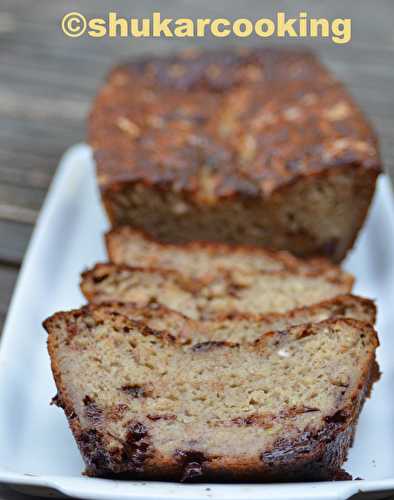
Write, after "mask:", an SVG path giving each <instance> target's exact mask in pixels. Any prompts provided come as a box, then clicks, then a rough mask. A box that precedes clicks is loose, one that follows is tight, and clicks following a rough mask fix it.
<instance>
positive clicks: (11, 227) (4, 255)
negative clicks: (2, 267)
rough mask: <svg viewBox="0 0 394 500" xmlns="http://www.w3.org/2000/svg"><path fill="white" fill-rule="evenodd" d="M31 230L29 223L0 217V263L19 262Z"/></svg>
mask: <svg viewBox="0 0 394 500" xmlns="http://www.w3.org/2000/svg"><path fill="white" fill-rule="evenodd" d="M32 231H33V226H32V224H30V223H27V224H26V223H20V222H13V221H8V220H1V219H0V263H1V262H7V263H10V264H14V265H18V264H20V263H21V262H22V259H23V255H24V253H25V251H26V248H27V245H28V243H29V240H30V236H31V233H32Z"/></svg>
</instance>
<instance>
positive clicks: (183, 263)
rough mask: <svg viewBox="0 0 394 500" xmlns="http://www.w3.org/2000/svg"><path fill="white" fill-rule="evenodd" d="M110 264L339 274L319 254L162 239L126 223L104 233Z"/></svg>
mask: <svg viewBox="0 0 394 500" xmlns="http://www.w3.org/2000/svg"><path fill="white" fill-rule="evenodd" d="M105 240H106V245H107V251H108V255H109V259H110V261H111V262H113V263H114V264H125V265H127V266H130V267H147V268H155V269H165V270H173V271H177V270H179V269H181V270H182V274H184V275H186V276H190V277H193V278H204V277H206V276H211V275H212V274H215V273H217V272H221V271H232V270H233V269H237V270H238V271H239V272H247V273H253V272H260V271H292V272H297V271H307V272H311V271H313V272H323V273H325V274H327V273H331V274H332V275H333V276H335V275H340V273H341V271H340V270H339V268H338V267H337V266H335V265H333V264H331V263H330V262H329V261H327V260H326V259H323V258H320V259H319V258H314V259H308V260H303V259H299V258H296V257H294V256H293V255H291V254H289V253H288V252H274V251H270V250H267V249H263V248H259V247H254V246H248V245H232V246H230V245H226V244H224V243H217V242H204V241H192V242H190V243H183V244H181V243H178V244H171V243H162V242H159V241H157V240H154V239H153V238H151V237H149V236H148V235H146V234H145V233H144V232H142V231H139V230H136V229H133V228H132V227H130V226H121V227H118V228H116V229H113V230H112V231H110V232H108V233H107V234H106V237H105Z"/></svg>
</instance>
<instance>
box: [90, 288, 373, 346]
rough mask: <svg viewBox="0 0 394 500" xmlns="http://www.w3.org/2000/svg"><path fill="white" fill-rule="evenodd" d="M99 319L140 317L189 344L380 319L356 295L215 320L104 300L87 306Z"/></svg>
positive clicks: (366, 301)
mask: <svg viewBox="0 0 394 500" xmlns="http://www.w3.org/2000/svg"><path fill="white" fill-rule="evenodd" d="M86 307H87V308H88V309H89V313H90V314H92V315H93V316H95V317H96V318H97V319H98V318H100V316H101V315H102V314H107V313H110V314H112V315H114V316H117V315H124V316H126V317H127V318H129V319H131V320H134V321H140V322H142V323H144V324H145V325H147V326H148V327H149V328H152V329H154V330H156V331H161V332H163V331H164V332H168V333H171V334H172V335H173V336H175V337H177V339H178V340H179V341H181V342H184V343H185V344H190V343H198V342H207V341H213V342H221V341H229V342H236V343H241V342H252V341H254V340H256V339H258V338H260V337H261V335H263V334H264V333H267V332H271V331H279V330H285V329H286V328H289V327H291V326H296V325H301V324H307V323H318V322H321V321H325V320H327V319H334V318H340V317H342V318H353V319H356V320H359V321H363V322H365V323H369V324H371V325H374V324H375V321H376V306H375V304H374V302H373V301H372V300H369V299H365V298H362V297H358V296H356V295H340V296H338V297H335V298H334V299H330V300H326V301H323V302H319V303H318V304H314V305H312V306H309V307H300V308H298V309H293V310H291V311H289V312H287V313H283V314H280V313H276V314H275V313H272V314H267V315H263V316H254V315H247V314H244V315H236V316H234V317H231V318H226V319H223V320H216V321H215V320H213V321H203V322H201V321H196V320H193V319H190V318H188V317H187V316H185V315H183V314H181V313H179V312H176V311H173V310H172V309H168V308H167V307H165V306H162V305H158V304H148V305H147V306H145V307H139V306H138V305H136V304H132V303H123V304H122V303H116V302H114V303H104V304H89V305H88V306H86Z"/></svg>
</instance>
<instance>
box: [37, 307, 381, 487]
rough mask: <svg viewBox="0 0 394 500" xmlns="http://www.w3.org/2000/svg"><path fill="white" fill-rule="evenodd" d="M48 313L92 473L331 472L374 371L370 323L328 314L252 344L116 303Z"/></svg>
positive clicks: (214, 475) (51, 345) (327, 475)
mask: <svg viewBox="0 0 394 500" xmlns="http://www.w3.org/2000/svg"><path fill="white" fill-rule="evenodd" d="M105 307H106V306H103V308H102V309H103V310H102V311H101V313H100V314H96V312H97V309H94V308H93V311H96V312H92V309H91V307H89V306H88V307H85V308H82V309H80V310H76V311H71V312H65V313H64V312H63V313H57V314H55V315H54V316H52V317H51V318H49V319H47V320H46V321H45V323H44V326H45V328H46V329H47V331H48V349H49V354H50V357H51V364H52V370H53V375H54V378H55V382H56V386H57V390H58V395H57V398H56V399H55V401H56V402H57V404H58V405H59V406H61V407H62V408H63V409H64V411H65V414H66V416H67V418H68V420H69V424H70V427H71V430H72V432H73V434H74V437H75V439H76V442H77V443H78V446H79V449H80V451H81V454H82V456H83V459H84V461H85V463H86V473H87V474H88V475H91V476H102V477H122V478H130V479H131V478H144V479H161V480H167V481H169V480H190V479H194V480H198V481H210V480H212V481H219V480H248V481H252V480H256V481H261V482H264V481H291V480H327V479H332V478H334V477H336V476H337V475H338V473H339V470H340V467H341V465H342V463H343V462H344V460H345V458H346V454H347V450H348V448H349V446H350V444H351V442H352V439H353V435H354V430H355V425H356V422H357V418H358V415H359V411H360V409H361V406H362V404H363V401H364V399H365V397H366V396H367V395H368V394H369V391H370V388H371V384H372V383H373V381H374V379H375V378H376V376H377V367H376V363H375V349H376V347H377V345H378V340H377V336H376V333H375V331H374V330H373V328H372V326H370V325H368V324H367V323H364V322H360V321H357V320H354V319H343V318H341V319H331V320H327V321H323V322H320V323H317V324H308V325H301V326H295V327H292V328H288V329H286V330H282V331H280V332H270V333H267V334H265V335H263V336H262V337H260V338H258V339H257V340H256V341H255V342H253V343H242V344H238V343H234V342H229V341H221V342H212V341H208V342H205V343H204V342H203V343H201V342H200V343H197V344H193V345H188V346H185V345H184V344H183V343H182V342H180V341H179V340H178V339H177V338H176V337H174V336H172V335H171V334H169V333H166V332H163V331H162V332H158V331H155V330H153V329H151V328H149V327H147V326H145V325H143V323H141V322H138V321H133V320H131V319H130V318H128V317H127V316H125V315H123V314H115V315H114V314H112V313H111V312H110V311H109V310H105Z"/></svg>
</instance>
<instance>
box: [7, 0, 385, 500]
mask: <svg viewBox="0 0 394 500" xmlns="http://www.w3.org/2000/svg"><path fill="white" fill-rule="evenodd" d="M295 4H296V5H295ZM159 8H160V9H161V12H162V15H163V16H167V17H171V16H173V17H182V16H183V17H193V16H195V17H223V16H225V17H228V18H237V17H248V18H251V19H253V18H255V19H257V18H259V17H271V16H273V14H274V13H275V12H276V10H278V9H281V10H285V11H286V12H287V14H288V15H289V16H295V15H297V14H298V12H300V11H302V10H305V11H307V12H309V14H310V16H313V17H318V16H325V17H352V19H353V33H352V34H353V36H352V41H351V43H350V44H347V45H335V44H333V43H332V42H330V41H328V40H326V41H322V40H310V41H305V42H302V43H303V44H304V45H310V46H312V47H314V48H315V49H316V50H317V51H319V52H320V54H321V56H322V57H323V59H324V60H325V61H326V62H327V63H328V64H329V66H330V67H331V68H332V69H333V70H334V71H335V72H336V73H337V75H338V76H339V77H340V78H341V79H343V80H344V81H345V82H346V83H347V84H348V86H349V88H350V89H351V91H352V93H353V94H354V95H355V97H356V98H357V99H358V101H359V102H360V104H361V105H362V107H363V108H364V109H365V111H366V112H367V113H368V115H369V116H370V117H371V119H372V121H373V123H374V124H375V126H376V129H377V130H378V132H379V135H380V138H381V144H382V153H383V159H384V163H385V166H386V169H387V170H388V171H389V172H390V173H391V174H393V173H394V64H393V63H394V31H393V29H392V23H393V21H394V2H393V1H392V0H379V2H371V1H370V0H358V1H352V2H351V1H350V0H348V1H343V0H330V1H328V0H315V1H313V2H311V1H303V0H301V1H297V2H294V1H285V2H281V4H280V6H279V3H278V2H276V1H274V0H271V1H266V2H262V1H261V0H246V1H245V2H241V1H229V0H216V1H214V0H200V1H198V2H197V1H195V2H192V1H191V0H183V1H181V0H167V1H166V2H161V3H160V2H156V1H153V0H144V1H140V2H137V1H135V2H130V1H128V2H125V1H119V0H112V1H108V0H91V1H90V2H88V1H87V0H85V1H83V0H75V1H70V0H1V3H0V329H1V326H2V323H3V321H4V317H5V314H6V311H7V307H8V304H9V300H10V297H11V293H12V290H13V287H14V283H15V280H16V277H17V274H18V270H19V267H20V264H21V262H22V259H23V254H24V252H25V249H26V246H27V244H28V241H29V238H30V235H31V232H32V230H33V227H34V223H35V220H36V218H37V215H38V213H39V210H40V207H41V204H42V202H43V199H44V197H45V193H46V191H47V188H48V186H49V184H50V182H51V178H52V175H53V173H54V171H55V168H56V166H57V164H58V161H59V158H60V156H61V155H62V153H63V152H64V151H65V150H66V148H67V147H69V146H70V145H72V144H74V143H76V142H80V141H83V140H84V136H85V132H84V124H85V117H86V114H87V112H88V109H89V104H90V101H91V99H92V97H93V96H94V94H95V91H96V88H97V86H98V85H99V83H100V81H101V80H102V78H103V76H104V74H105V73H106V72H107V70H108V68H109V67H110V66H111V64H113V63H114V62H116V61H117V60H118V59H121V58H124V57H126V56H132V55H135V54H140V53H142V52H167V51H171V50H174V49H178V48H186V47H189V46H193V45H195V44H197V45H199V46H219V45H226V44H227V45H228V44H230V43H234V42H232V41H231V40H229V39H214V38H212V37H211V38H207V39H204V40H201V39H199V40H197V41H193V40H192V39H189V40H188V39H138V40H137V39H133V40H131V39H108V38H105V39H91V38H87V37H82V38H77V39H70V38H66V37H65V36H64V35H63V34H62V32H61V31H60V27H59V21H60V19H61V18H62V16H63V15H64V14H65V13H66V12H69V11H80V12H81V13H83V14H85V15H86V16H104V15H105V13H106V12H108V9H111V10H113V11H117V13H118V14H119V15H123V16H128V17H130V16H133V17H147V16H149V15H150V14H151V13H152V12H153V11H155V10H158V9H159ZM283 43H288V42H286V41H285V42H283ZM297 43H298V42H297ZM237 44H243V45H256V44H259V45H267V44H268V42H267V41H266V40H264V39H256V38H254V39H242V40H240V39H238V40H237ZM0 495H1V493H0ZM0 498H1V496H0Z"/></svg>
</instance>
